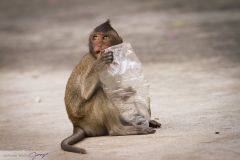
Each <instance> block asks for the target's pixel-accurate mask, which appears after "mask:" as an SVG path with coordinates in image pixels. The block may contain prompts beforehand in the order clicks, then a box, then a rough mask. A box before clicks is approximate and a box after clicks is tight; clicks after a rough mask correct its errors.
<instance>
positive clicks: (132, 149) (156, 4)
mask: <svg viewBox="0 0 240 160" xmlns="http://www.w3.org/2000/svg"><path fill="white" fill-rule="evenodd" d="M107 18H110V19H111V22H112V25H113V26H114V27H115V28H116V30H117V31H118V32H119V34H120V35H121V36H122V37H123V39H124V40H125V41H126V42H130V43H131V44H132V45H133V47H134V49H135V51H136V53H137V54H138V56H139V58H140V60H141V61H142V63H143V66H144V74H145V76H146V79H148V80H149V82H150V85H151V88H150V91H151V98H152V103H151V108H152V119H156V120H158V121H160V122H161V123H162V125H163V126H162V128H161V129H157V132H156V133H155V134H152V135H141V136H122V137H110V136H104V137H93V138H87V139H85V140H83V141H82V142H79V143H77V144H76V146H79V147H80V146H81V147H83V148H85V149H86V150H87V151H88V154H86V155H80V154H74V153H67V152H64V151H62V150H61V149H60V145H59V144H60V142H61V140H62V139H64V138H65V137H67V136H69V135H70V134H71V133H72V126H71V123H70V121H69V120H68V118H67V114H66V111H65V106H64V101H63V97H64V90H65V85H66V81H67V79H68V76H69V74H70V73H71V70H72V68H73V67H74V65H76V64H77V63H78V61H79V60H80V59H81V57H82V56H83V54H84V53H86V52H87V51H88V48H87V46H88V42H87V40H88V35H89V33H90V32H91V30H92V29H93V28H94V27H95V26H97V25H98V24H100V23H102V22H103V21H105V20H106V19H107ZM239 44H240V1H238V0H212V1H207V0H202V1H197V0H171V1H167V0H164V1H157V0H149V1H134V0H132V1H127V0H123V1H116V2H115V1H110V0H103V1H97V0H93V1H83V0H82V1H81V0H68V1H64V0H31V1H25V0H12V1H8V0H1V1H0V112H1V116H0V159H1V160H12V159H17V160H25V159H35V160H37V159H49V160H53V159H58V160H61V159H62V160H66V159H83V160H85V159H86V160H87V159H91V160H92V159H97V160H99V159H102V160H105V159H109V160H126V159H130V160H146V159H148V160H152V159H153V160H175V159H176V160H192V159H196V160H203V159H204V160H205V159H206V160H226V159H228V160H238V159H239V157H240V126H239V123H240V45H239ZM37 154H38V155H37ZM29 155H31V156H29ZM34 155H35V156H34Z"/></svg>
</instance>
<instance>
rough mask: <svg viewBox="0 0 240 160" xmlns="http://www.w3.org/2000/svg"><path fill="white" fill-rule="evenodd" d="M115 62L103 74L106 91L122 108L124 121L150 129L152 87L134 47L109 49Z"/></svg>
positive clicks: (127, 45)
mask: <svg viewBox="0 0 240 160" xmlns="http://www.w3.org/2000/svg"><path fill="white" fill-rule="evenodd" d="M104 51H105V52H108V51H112V52H113V57H114V60H113V62H112V63H111V64H109V65H108V66H107V69H106V70H104V71H103V72H102V73H101V74H100V80H101V82H102V84H103V89H104V91H105V92H106V94H107V96H108V97H109V99H110V100H111V101H112V103H113V104H114V105H115V106H116V107H118V109H119V111H120V113H121V119H122V120H123V121H124V122H126V123H127V124H130V125H144V126H148V124H149V120H150V106H149V105H150V98H149V84H148V82H147V81H146V80H145V79H144V76H143V74H142V64H141V62H140V61H139V59H138V58H137V56H136V54H135V53H134V51H133V48H132V46H131V44H129V43H121V44H119V45H115V46H112V47H109V48H107V49H105V50H104Z"/></svg>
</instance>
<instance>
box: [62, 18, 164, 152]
mask: <svg viewBox="0 0 240 160" xmlns="http://www.w3.org/2000/svg"><path fill="white" fill-rule="evenodd" d="M122 42H123V40H122V38H121V37H120V36H119V35H118V33H117V32H116V31H115V30H114V29H113V28H112V26H111V25H110V22H109V20H108V21H106V22H105V23H103V24H101V25H99V26H98V27H96V28H95V29H94V30H93V32H92V33H91V34H90V36H89V53H87V54H86V55H85V56H83V58H82V59H81V61H80V63H79V64H78V65H77V66H76V67H75V68H74V69H73V71H72V73H71V75H70V77H69V79H68V82H67V86H66V91H65V98H64V100H65V105H66V110H67V114H68V117H69V119H70V121H71V122H72V124H73V134H72V135H71V136H69V137H68V138H66V139H64V140H63V141H62V142H61V148H62V149H63V150H64V151H68V152H75V153H82V154H85V153H86V150H85V149H83V148H77V147H74V146H72V145H73V144H76V143H77V142H79V141H81V140H82V139H84V138H85V137H91V136H103V135H111V136H124V135H140V134H152V133H155V129H153V128H158V127H160V125H161V124H160V123H158V122H156V121H154V120H151V121H150V124H149V126H150V127H144V126H140V125H139V126H126V125H124V124H123V123H122V121H121V119H120V113H119V111H118V109H117V107H116V106H114V104H113V103H112V102H111V101H110V100H109V99H108V98H107V96H106V93H105V92H104V91H103V87H102V84H101V82H100V80H99V73H100V72H101V71H103V70H104V69H105V67H106V65H108V64H110V63H112V61H113V59H114V55H113V53H112V52H106V53H104V49H106V48H108V47H110V46H113V45H117V44H120V43H122Z"/></svg>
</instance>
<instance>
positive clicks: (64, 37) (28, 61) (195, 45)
mask: <svg viewBox="0 0 240 160" xmlns="http://www.w3.org/2000/svg"><path fill="white" fill-rule="evenodd" d="M239 10H240V1H239V0H211V1H207V0H201V1H199V0H148V1H137V0H122V1H111V0H101V1H98V0H90V1H87V0H67V1H66V0H1V1H0V53H1V57H0V67H1V70H8V69H14V70H16V69H17V70H22V71H24V70H25V69H29V70H35V69H40V68H46V67H48V68H49V69H61V68H66V67H69V68H72V67H73V65H74V64H76V63H78V61H79V59H80V58H81V56H82V55H83V54H84V53H86V52H87V51H88V47H87V46H88V36H89V33H90V32H91V31H92V29H93V28H94V27H96V26H97V25H99V24H101V23H102V22H104V21H105V20H106V19H108V18H109V19H110V20H111V23H112V25H113V27H114V28H116V30H117V31H118V32H119V34H120V35H121V36H122V37H123V39H124V40H125V41H127V42H130V43H132V45H133V46H134V48H135V50H136V52H137V54H138V55H139V57H140V59H141V60H142V61H143V62H148V63H152V62H159V61H161V62H168V61H176V62H182V61H188V60H192V61H194V60H199V59H209V58H213V59H214V58H216V57H217V58H218V59H215V60H217V61H221V60H223V59H224V61H231V62H236V63H237V62H239V60H240V53H239V52H240V45H239V44H240V11H239ZM221 62H222V61H221Z"/></svg>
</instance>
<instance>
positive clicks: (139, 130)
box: [109, 126, 156, 136]
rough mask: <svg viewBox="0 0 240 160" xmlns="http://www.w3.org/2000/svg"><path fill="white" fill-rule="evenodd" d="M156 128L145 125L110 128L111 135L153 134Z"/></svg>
mask: <svg viewBox="0 0 240 160" xmlns="http://www.w3.org/2000/svg"><path fill="white" fill-rule="evenodd" d="M155 132H156V130H154V129H153V128H150V127H144V126H120V127H115V128H113V129H111V130H110V132H109V135H111V136H124V135H141V134H153V133H155Z"/></svg>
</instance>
